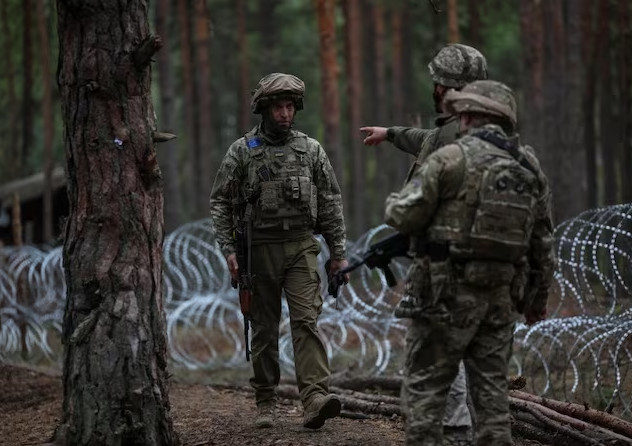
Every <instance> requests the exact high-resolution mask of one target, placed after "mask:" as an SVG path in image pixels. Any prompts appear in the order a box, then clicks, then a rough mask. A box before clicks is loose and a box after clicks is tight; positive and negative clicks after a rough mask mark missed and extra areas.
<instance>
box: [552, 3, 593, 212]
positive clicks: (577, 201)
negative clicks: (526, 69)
mask: <svg viewBox="0 0 632 446" xmlns="http://www.w3.org/2000/svg"><path fill="white" fill-rule="evenodd" d="M564 1H565V2H566V3H567V4H566V5H562V7H564V6H566V8H565V10H566V46H565V48H566V51H565V54H566V66H565V70H566V74H565V76H564V81H563V88H564V90H565V99H564V102H565V107H564V113H565V115H561V116H562V117H564V116H565V119H564V118H563V120H562V128H563V131H564V133H563V138H562V145H561V147H560V148H561V149H562V150H563V152H562V153H561V154H560V159H561V160H562V161H563V162H564V163H566V164H565V165H564V168H563V169H562V170H563V171H564V175H562V190H563V192H562V193H568V194H569V195H568V196H569V197H574V198H573V199H569V200H568V202H569V203H570V205H569V206H568V208H566V210H565V213H566V215H567V216H569V217H574V216H576V215H578V214H579V213H581V212H582V211H584V210H585V209H586V207H587V199H586V196H587V188H588V183H587V181H586V177H585V172H586V139H585V137H584V128H583V123H584V114H585V113H586V110H584V108H583V107H582V97H581V92H582V91H584V90H583V87H584V82H585V79H586V76H585V74H586V69H585V65H586V64H585V63H584V60H583V58H582V54H581V48H582V34H581V32H582V29H581V28H582V9H581V7H580V6H581V5H578V4H577V3H578V2H577V1H576V0H564ZM561 14H562V8H561V9H560V16H561ZM560 20H561V17H560ZM559 221H560V222H561V220H559Z"/></svg>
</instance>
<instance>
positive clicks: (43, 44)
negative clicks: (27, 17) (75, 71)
mask: <svg viewBox="0 0 632 446" xmlns="http://www.w3.org/2000/svg"><path fill="white" fill-rule="evenodd" d="M36 11H37V34H38V35H39V43H40V48H41V51H40V57H41V62H42V87H43V97H42V116H43V118H44V141H43V142H44V150H43V160H44V194H43V201H44V206H43V207H44V209H43V218H44V222H43V237H44V241H45V242H46V243H50V242H52V241H53V188H52V185H51V176H52V173H53V135H54V122H53V95H52V87H51V68H50V51H51V48H50V43H49V39H48V26H47V24H46V17H47V15H46V12H45V11H44V3H43V2H41V1H37V2H36Z"/></svg>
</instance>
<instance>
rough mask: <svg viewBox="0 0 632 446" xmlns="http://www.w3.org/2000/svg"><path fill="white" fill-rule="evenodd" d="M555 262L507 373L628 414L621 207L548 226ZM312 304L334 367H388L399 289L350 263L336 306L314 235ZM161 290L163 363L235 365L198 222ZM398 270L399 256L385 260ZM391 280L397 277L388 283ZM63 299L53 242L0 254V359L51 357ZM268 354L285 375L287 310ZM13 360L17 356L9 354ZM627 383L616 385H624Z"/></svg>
mask: <svg viewBox="0 0 632 446" xmlns="http://www.w3.org/2000/svg"><path fill="white" fill-rule="evenodd" d="M391 232H392V229H391V228H389V227H388V226H385V225H382V226H379V227H376V228H373V229H371V230H369V231H368V232H367V233H365V234H364V235H363V236H362V237H360V238H359V239H358V240H356V241H355V243H349V244H348V252H349V259H350V261H353V260H354V259H356V258H358V256H359V255H360V254H361V253H363V252H364V251H366V249H367V248H368V247H369V246H370V245H371V244H372V243H374V242H375V241H377V240H381V239H382V238H384V237H385V236H387V235H389V234H390V233H391ZM555 235H556V253H557V261H558V265H557V270H556V273H555V284H554V286H553V288H552V291H551V302H550V305H549V308H550V309H552V311H551V317H550V318H549V319H547V320H546V321H543V322H541V323H539V324H536V325H534V326H531V327H527V326H525V325H524V324H518V326H517V328H516V331H515V349H514V351H515V352H514V357H513V360H512V369H513V370H514V371H515V372H516V373H518V374H527V375H528V376H530V377H534V378H533V379H531V380H529V382H530V386H531V389H530V390H531V391H533V392H534V393H537V394H541V395H552V396H556V397H563V398H566V399H572V397H573V396H574V395H587V394H590V395H593V396H597V397H598V399H599V400H600V401H601V402H602V403H603V404H604V406H614V405H617V406H619V409H620V410H621V412H622V413H623V414H627V415H632V389H631V388H630V384H629V382H630V381H632V380H631V378H630V376H629V375H630V373H631V370H630V368H631V367H632V309H631V307H632V305H631V301H632V292H631V290H632V268H630V265H631V264H632V262H631V261H630V259H631V256H632V205H618V206H611V207H606V208H600V209H593V210H590V211H586V212H584V213H582V214H581V215H579V216H578V217H577V218H574V219H571V220H568V221H566V222H564V223H562V224H561V225H559V226H558V227H557V228H556V231H555ZM318 240H319V243H320V246H321V253H320V254H319V256H318V261H319V265H320V268H319V271H320V275H321V294H322V296H323V301H324V305H323V310H322V314H321V316H320V319H319V330H320V334H321V335H322V337H323V339H324V341H325V345H326V349H327V353H328V355H329V357H330V358H331V362H332V367H333V368H334V370H336V369H338V370H340V369H349V368H357V369H358V370H362V371H363V372H365V373H374V374H381V373H385V372H389V373H397V372H398V371H399V368H400V367H401V362H402V352H403V350H404V343H405V341H404V338H405V333H406V327H407V323H408V322H407V320H404V319H397V318H394V317H393V314H392V313H393V308H394V305H395V304H396V303H397V302H398V300H399V298H400V297H401V294H400V293H401V285H400V286H399V287H396V288H389V287H388V285H387V283H386V279H385V277H384V275H383V274H382V272H381V271H379V270H377V269H376V270H370V269H368V268H365V267H363V268H360V269H358V270H356V271H355V272H354V273H353V275H352V280H351V282H350V283H349V284H348V285H346V286H345V287H343V288H342V290H341V292H340V294H339V297H338V299H337V300H338V302H336V301H335V300H334V299H333V298H331V297H330V296H328V295H327V281H326V276H325V272H324V262H325V260H326V259H327V258H328V256H329V253H328V249H327V246H326V244H325V243H324V242H323V240H322V239H321V238H318ZM163 251H164V283H165V284H164V287H163V288H164V293H165V311H166V320H167V332H168V340H169V354H170V358H171V360H172V362H173V364H174V366H175V367H183V368H186V369H203V370H217V369H228V368H241V369H247V368H248V367H249V364H248V363H246V361H245V346H244V340H243V336H242V335H243V320H242V316H241V311H240V308H239V303H238V297H237V292H236V290H234V289H233V288H232V287H231V284H230V278H229V274H228V270H227V267H226V263H225V261H224V258H223V255H222V254H221V252H220V250H219V248H218V246H217V245H216V243H215V236H214V233H213V228H212V225H211V222H210V220H208V219H207V220H200V221H197V222H193V223H189V224H186V225H183V226H182V227H180V228H178V229H177V230H176V231H174V232H173V233H171V234H169V235H168V236H167V237H166V239H165V243H164V249H163ZM392 268H393V271H394V273H395V275H396V277H399V278H403V277H404V276H405V274H406V270H407V268H408V261H407V260H406V259H403V260H402V259H398V260H395V261H394V262H393V263H392ZM400 282H401V281H400ZM65 299H66V286H65V277H64V272H63V263H62V251H61V248H55V249H38V248H36V247H33V246H24V247H20V248H16V247H4V248H2V250H0V361H16V360H25V361H32V362H33V361H40V360H42V359H47V360H49V361H54V362H56V363H57V364H60V363H61V359H60V357H61V346H60V338H61V330H62V319H63V312H64V305H65ZM282 311H283V316H282V323H281V326H280V337H279V354H280V361H281V366H282V368H283V371H284V372H285V373H287V374H292V373H293V370H294V369H293V367H294V362H293V348H292V341H291V334H290V327H289V317H288V311H287V306H286V305H285V304H284V305H283V309H282ZM20 358H21V359H20ZM626 383H627V387H626Z"/></svg>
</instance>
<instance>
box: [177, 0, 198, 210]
mask: <svg viewBox="0 0 632 446" xmlns="http://www.w3.org/2000/svg"><path fill="white" fill-rule="evenodd" d="M176 1H177V14H178V27H179V30H180V59H181V64H182V66H181V70H180V72H181V76H182V77H181V79H182V81H181V84H180V94H181V95H182V96H183V100H182V109H181V116H182V121H181V122H182V129H183V130H184V132H183V133H184V135H181V137H180V138H179V139H178V143H179V145H180V147H184V150H183V152H184V153H185V156H184V158H185V162H184V169H183V170H184V172H183V177H184V194H183V196H184V199H185V209H186V210H187V211H189V214H191V213H193V212H195V198H194V197H195V194H196V192H197V191H196V190H195V178H194V176H193V173H194V172H195V152H196V149H195V143H196V141H197V138H196V137H195V132H196V130H197V129H196V126H195V119H194V114H193V113H194V109H193V104H194V103H195V91H194V85H193V56H192V50H191V23H190V20H189V7H188V2H187V0H176Z"/></svg>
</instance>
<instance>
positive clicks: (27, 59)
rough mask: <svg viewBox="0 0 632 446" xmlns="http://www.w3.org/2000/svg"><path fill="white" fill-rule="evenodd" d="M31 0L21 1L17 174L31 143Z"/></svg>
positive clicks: (23, 164) (27, 158)
mask: <svg viewBox="0 0 632 446" xmlns="http://www.w3.org/2000/svg"><path fill="white" fill-rule="evenodd" d="M31 1H32V0H23V1H22V11H23V13H24V28H23V29H22V69H23V74H24V78H23V82H22V150H21V153H20V164H19V166H20V169H18V174H21V173H22V171H23V170H24V169H25V168H26V166H27V164H28V161H29V157H30V153H31V145H32V144H33V42H32V40H33V37H32V35H31V33H32V29H33V28H32V26H31V25H32V24H33V13H32V4H31Z"/></svg>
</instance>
